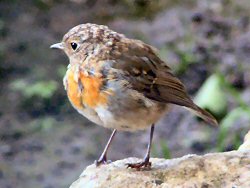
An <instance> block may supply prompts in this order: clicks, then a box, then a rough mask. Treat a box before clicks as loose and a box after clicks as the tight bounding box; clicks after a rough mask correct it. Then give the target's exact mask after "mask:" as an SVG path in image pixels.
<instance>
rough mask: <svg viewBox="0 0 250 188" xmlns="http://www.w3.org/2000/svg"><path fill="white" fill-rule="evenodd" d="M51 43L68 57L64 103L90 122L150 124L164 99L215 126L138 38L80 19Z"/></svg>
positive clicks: (124, 126) (130, 126)
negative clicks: (190, 111) (60, 38)
mask: <svg viewBox="0 0 250 188" xmlns="http://www.w3.org/2000/svg"><path fill="white" fill-rule="evenodd" d="M52 47H56V48H60V49H63V50H64V51H65V53H66V54H67V56H68V57H69V61H70V65H69V66H68V70H67V73H66V76H65V78H64V85H65V89H66V90H67V94H68V97H69V100H70V102H71V103H72V105H73V106H74V108H75V109H76V110H77V111H78V112H79V113H81V114H82V115H84V116H85V117H87V118H88V119H90V120H91V121H93V122H95V123H96V124H99V125H101V126H104V127H107V128H112V129H117V130H124V131H136V130H143V129H146V128H147V127H149V126H151V125H152V124H154V123H156V122H157V121H158V120H159V119H160V118H161V117H162V116H163V114H164V113H165V112H166V110H167V109H168V106H169V104H176V105H180V106H184V107H187V108H189V109H191V110H192V111H194V112H195V113H196V114H197V115H198V116H200V117H201V118H203V119H204V120H205V121H207V122H208V123H210V124H214V125H217V122H216V120H215V119H214V118H213V116H212V115H210V114H209V113H208V112H206V111H204V110H202V109H201V108H199V107H198V106H197V105H195V104H194V103H193V101H192V100H191V98H190V97H189V96H188V94H187V92H186V89H185V87H184V86H183V84H182V83H181V82H180V80H179V79H178V78H177V77H175V76H174V75H173V74H172V73H171V69H170V68H169V67H168V66H167V65H166V63H165V62H164V61H162V60H161V59H160V58H159V57H158V56H157V50H156V49H154V48H153V47H152V46H150V45H147V44H145V43H143V42H142V41H139V40H135V39H129V38H126V37H125V36H124V35H122V34H119V33H117V32H115V31H112V30H110V29H109V28H108V27H107V26H103V25H96V24H82V25H78V26H76V27H74V28H72V29H71V30H70V31H69V32H68V33H67V34H65V36H64V37H63V40H62V42H61V43H59V44H56V45H54V46H52Z"/></svg>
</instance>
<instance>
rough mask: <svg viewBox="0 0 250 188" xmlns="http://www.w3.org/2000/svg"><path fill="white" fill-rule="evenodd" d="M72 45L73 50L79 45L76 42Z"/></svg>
mask: <svg viewBox="0 0 250 188" xmlns="http://www.w3.org/2000/svg"><path fill="white" fill-rule="evenodd" d="M70 45H71V47H72V49H73V50H76V48H77V44H76V43H75V42H71V43H70Z"/></svg>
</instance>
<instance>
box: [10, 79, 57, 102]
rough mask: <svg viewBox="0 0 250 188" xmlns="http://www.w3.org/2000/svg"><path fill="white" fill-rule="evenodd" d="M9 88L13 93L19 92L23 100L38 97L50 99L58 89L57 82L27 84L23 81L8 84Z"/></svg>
mask: <svg viewBox="0 0 250 188" xmlns="http://www.w3.org/2000/svg"><path fill="white" fill-rule="evenodd" d="M10 88H11V89H12V90H13V91H18V92H21V93H22V95H23V96H24V97H25V98H30V97H34V96H38V97H41V98H45V99H48V98H50V97H51V96H52V95H53V94H54V93H55V91H56V90H57V88H58V84H57V82H55V81H53V80H50V81H39V82H36V83H34V84H29V83H28V82H26V81H25V80H15V81H14V82H12V83H11V84H10Z"/></svg>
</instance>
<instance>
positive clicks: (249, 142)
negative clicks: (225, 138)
mask: <svg viewBox="0 0 250 188" xmlns="http://www.w3.org/2000/svg"><path fill="white" fill-rule="evenodd" d="M238 150H239V151H247V150H250V131H248V133H247V134H246V136H245V138H244V143H243V144H242V145H241V146H240V147H239V149H238Z"/></svg>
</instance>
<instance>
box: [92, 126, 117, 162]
mask: <svg viewBox="0 0 250 188" xmlns="http://www.w3.org/2000/svg"><path fill="white" fill-rule="evenodd" d="M115 133H116V129H114V130H113V132H112V134H111V136H110V138H109V140H108V143H107V144H106V146H105V148H104V150H103V152H102V154H101V156H100V158H99V159H98V160H97V161H95V164H96V166H99V165H100V164H105V163H107V151H108V149H109V147H110V144H111V142H112V140H113V138H114V136H115Z"/></svg>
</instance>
